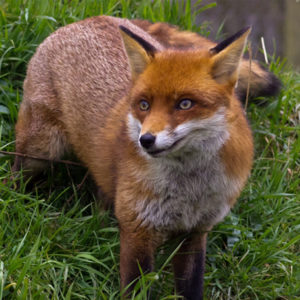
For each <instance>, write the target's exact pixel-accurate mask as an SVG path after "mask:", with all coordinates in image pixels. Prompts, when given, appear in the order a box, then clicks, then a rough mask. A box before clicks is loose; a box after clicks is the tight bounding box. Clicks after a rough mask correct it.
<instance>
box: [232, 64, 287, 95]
mask: <svg viewBox="0 0 300 300" xmlns="http://www.w3.org/2000/svg"><path fill="white" fill-rule="evenodd" d="M249 71H250V63H249V60H248V59H243V61H242V64H241V67H240V75H239V81H238V86H237V89H236V92H237V95H238V97H239V99H240V100H242V101H244V100H245V99H246V97H247V91H248V87H249V98H256V97H261V96H275V95H277V94H278V93H279V91H280V88H281V82H280V80H279V79H278V78H277V77H276V76H275V75H274V74H273V73H271V72H269V71H268V70H266V69H265V68H263V67H262V66H261V65H260V64H259V63H258V62H257V61H252V62H251V72H249Z"/></svg>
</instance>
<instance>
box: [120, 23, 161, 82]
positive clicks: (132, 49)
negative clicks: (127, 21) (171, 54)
mask: <svg viewBox="0 0 300 300" xmlns="http://www.w3.org/2000/svg"><path fill="white" fill-rule="evenodd" d="M120 32H121V35H122V38H123V41H124V45H125V49H126V53H127V55H128V58H129V62H130V66H131V72H132V77H133V79H135V78H136V77H137V76H138V75H139V74H141V73H142V72H143V71H144V70H145V68H146V67H147V65H148V64H149V63H150V61H151V60H152V59H153V57H154V55H155V52H157V50H156V48H155V47H154V46H153V45H152V44H150V43H149V42H147V41H145V40H144V39H142V38H141V37H140V36H138V35H136V34H135V33H133V32H132V31H130V30H129V29H128V28H126V27H124V26H120Z"/></svg>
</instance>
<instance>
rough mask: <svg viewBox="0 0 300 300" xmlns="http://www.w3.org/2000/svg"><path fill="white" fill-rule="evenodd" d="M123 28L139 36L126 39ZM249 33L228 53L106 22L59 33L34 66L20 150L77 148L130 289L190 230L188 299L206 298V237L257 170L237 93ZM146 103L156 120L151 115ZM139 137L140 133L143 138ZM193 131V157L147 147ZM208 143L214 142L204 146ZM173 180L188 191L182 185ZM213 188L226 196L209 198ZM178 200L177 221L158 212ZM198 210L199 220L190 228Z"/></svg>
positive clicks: (141, 26) (158, 27) (156, 29)
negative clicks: (105, 203)
mask: <svg viewBox="0 0 300 300" xmlns="http://www.w3.org/2000/svg"><path fill="white" fill-rule="evenodd" d="M120 25H122V26H124V27H125V28H127V29H128V30H129V34H128V33H122V35H123V39H122V37H121V34H120V31H119V26H120ZM136 25H138V26H136ZM248 33H249V30H248V31H244V32H243V33H241V34H239V35H238V36H236V37H235V39H234V40H233V41H231V42H230V44H229V45H227V46H226V47H224V49H223V48H222V49H218V48H213V47H215V44H214V43H212V42H210V41H208V40H207V39H204V38H202V37H200V36H198V35H195V34H193V33H188V32H180V31H178V30H177V29H176V28H173V27H170V26H169V25H167V24H154V25H150V24H149V23H148V22H146V21H145V22H143V21H138V20H135V21H131V22H130V21H128V20H126V19H117V18H112V17H106V16H102V17H95V18H91V19H87V20H84V21H81V22H78V23H74V24H71V25H68V26H66V27H63V28H61V29H59V30H57V31H56V32H55V33H53V34H52V35H51V36H50V37H49V38H47V39H46V40H45V41H44V42H43V43H42V44H41V45H40V46H39V48H38V49H37V51H36V53H35V55H34V56H33V58H32V59H31V61H30V63H29V66H28V70H27V76H26V80H25V83H24V99H23V102H22V104H21V108H20V113H19V118H18V123H17V125H16V137H17V138H16V148H17V151H19V152H23V153H26V154H29V155H30V154H32V155H38V156H42V157H45V158H49V159H57V158H59V157H60V156H61V155H62V154H63V153H64V152H66V151H68V149H69V148H71V149H72V150H73V151H74V152H75V153H76V155H77V156H78V158H79V159H80V160H81V161H83V162H84V163H85V165H86V166H87V167H88V169H89V170H90V172H91V174H92V176H93V178H94V180H95V182H96V183H97V185H98V186H100V187H101V190H102V192H103V194H104V195H105V196H106V197H107V198H108V199H109V201H111V202H113V205H114V208H115V214H116V217H117V219H118V222H119V226H120V235H121V263H120V272H121V284H122V288H125V287H126V285H127V284H128V283H130V281H131V280H133V279H135V278H136V277H138V276H139V269H138V267H137V261H138V262H139V263H140V265H141V267H142V268H143V270H144V271H151V270H152V266H153V260H154V258H153V256H154V253H155V249H156V247H157V246H158V245H160V244H161V243H162V242H163V241H164V240H165V239H166V238H169V237H170V236H174V235H176V234H178V233H179V232H182V231H184V232H186V233H188V234H191V236H190V237H189V239H188V242H186V243H184V245H183V246H182V251H183V252H187V253H188V252H189V251H192V252H193V254H192V255H191V256H190V255H187V254H186V253H184V255H183V256H180V255H178V256H176V258H175V259H174V270H175V276H176V278H177V279H176V281H177V288H178V292H179V293H181V294H182V295H183V296H184V297H185V298H186V299H192V298H191V296H190V295H191V290H194V289H195V293H196V294H195V295H197V296H196V298H193V299H201V298H202V296H203V292H202V288H200V287H202V286H203V267H204V257H205V241H206V234H205V233H203V232H204V231H207V230H210V229H211V228H212V227H213V225H214V224H216V223H217V222H219V221H220V220H221V219H222V218H223V217H224V216H225V215H226V213H228V210H229V207H230V206H232V205H233V204H234V202H235V201H236V198H237V197H238V195H239V193H240V191H241V189H242V188H243V186H244V184H245V182H246V180H247V177H248V176H249V172H250V169H251V165H252V158H253V145H252V136H251V131H250V129H249V126H248V124H247V121H246V118H245V116H244V111H243V110H242V108H241V106H240V103H239V100H238V99H237V98H236V96H235V92H234V86H235V83H236V80H237V79H238V70H239V67H240V64H241V65H242V68H243V64H244V62H241V63H240V60H241V55H242V51H243V46H244V44H245V40H246V37H247V35H248ZM168 34H170V36H168ZM200 41H201V43H203V45H202V46H201V47H198V46H199V45H198V43H200ZM167 44H168V45H167ZM169 45H170V47H168V46H169ZM194 45H195V47H193V46H194ZM191 47H192V48H191ZM165 48H167V49H165ZM178 48H181V49H178ZM185 48H188V49H185ZM211 48H213V49H211ZM210 49H211V50H210ZM130 78H132V79H133V80H132V81H131V79H130ZM184 99H188V100H190V99H192V104H193V106H192V107H190V108H188V109H186V110H185V109H181V108H178V105H179V103H181V101H182V100H184ZM141 100H145V101H147V103H149V105H150V107H151V109H150V110H148V111H147V110H141V109H140V106H139V105H140V101H141ZM130 122H133V123H132V124H131V123H130ZM135 126H141V128H140V129H138V131H136V127H135ZM193 126H195V128H194V127H193ZM197 126H202V127H199V128H200V129H199V128H198V127H197ZM223 127H224V128H223ZM176 130H177V131H176ZM186 130H191V132H189V134H192V135H193V134H195V132H196V135H195V140H196V141H194V139H191V140H190V141H189V143H190V144H191V145H189V144H187V145H188V146H185V145H186V144H185V143H187V142H181V140H180V141H179V140H178V141H176V143H174V145H171V146H172V147H173V146H174V149H175V150H172V149H171V147H170V149H171V150H170V151H169V152H168V150H169V149H167V152H166V153H167V154H162V155H161V154H158V157H157V158H156V156H155V155H156V154H154V155H153V157H152V156H151V153H150V152H149V153H147V151H146V150H145V149H143V147H141V146H140V145H139V138H140V136H143V135H145V134H148V135H149V134H150V136H157V139H158V136H159V135H160V134H161V136H162V138H161V143H162V144H163V143H168V142H169V139H173V138H174V136H176V134H185V133H184V132H185V131H186ZM201 130H202V131H201ZM203 130H204V131H203ZM205 130H208V132H209V133H205ZM210 130H212V131H211V132H210ZM202 132H203V133H202ZM162 134H165V135H162ZM205 134H207V136H205ZM135 135H137V136H138V137H137V138H136V139H135ZM202 135H203V142H202V140H201V139H200V140H197V138H202ZM214 135H215V136H214ZM186 137H188V134H187V135H184V136H183V138H182V140H183V141H184V139H185V138H186ZM204 137H205V138H204ZM177 142H178V144H177ZM195 142H197V143H198V144H193V143H195ZM157 143H158V142H157ZM180 143H181V144H180ZM202 144H203V145H202ZM180 145H181V146H180ZM195 145H196V146H197V147H198V146H199V149H198V148H197V147H196V146H195ZM214 145H215V147H216V149H214ZM168 147H169V146H168ZM176 147H177V148H176ZM180 147H182V148H180ZM185 147H187V148H185ZM189 147H191V148H189ZM201 147H202V148H201ZM182 149H183V150H182ZM201 149H202V150H201ZM158 150H163V151H164V149H158ZM198 152H199V155H198ZM210 152H212V153H210ZM210 155H211V156H210ZM189 157H191V158H189ZM211 157H213V159H212V158H211ZM206 160H207V161H206ZM198 164H199V166H198ZM21 166H23V167H24V168H26V169H30V170H31V172H32V173H31V174H34V173H36V172H38V171H40V169H42V168H44V167H45V165H44V164H42V163H41V162H37V161H34V160H29V159H26V158H22V159H21V160H18V161H16V162H15V166H14V170H18V169H20V167H21ZM174 166H175V167H174ZM210 168H212V169H210ZM170 170H171V171H170ZM176 172H178V173H176ZM164 174H167V175H164ZM173 174H177V175H176V176H177V177H176V176H175V177H174V178H175V179H174V180H178V182H175V184H174V185H173V183H174V182H173V179H172V178H171V177H172V176H173ZM189 176H190V178H191V180H190V181H189V180H187V178H189ZM201 176H202V177H201ZM210 176H211V179H210ZM169 177H170V178H171V179H170V178H169ZM178 178H179V179H178ZM197 180H198V181H199V185H198V183H197V182H198V181H197ZM205 180H208V183H206V182H205ZM209 180H211V181H209ZM189 184H191V187H190V188H189ZM209 184H211V187H210V188H211V189H212V190H213V189H216V192H211V190H210V189H207V186H209ZM222 184H224V188H222ZM219 186H221V187H219ZM227 187H229V188H227ZM201 189H203V193H202V190H201ZM185 192H187V193H190V194H189V196H187V198H189V197H190V198H192V197H194V196H195V195H194V194H193V193H194V192H195V193H196V196H197V197H199V199H201V201H202V202H199V203H200V204H199V203H198V202H197V201H196V200H191V199H186V202H183V203H184V204H182V201H183V199H182V196H180V195H179V194H180V193H182V194H184V193H185ZM216 194H217V196H216ZM203 195H207V197H210V198H209V199H202V198H203V197H204V196H203ZM172 197H173V198H174V211H172V209H173V208H172V205H171V207H170V209H169V208H167V209H164V208H163V207H160V206H158V207H157V203H159V201H162V202H161V203H162V206H163V205H165V203H168V201H170V198H172ZM180 197H181V198H180ZM201 197H202V198H201ZM199 201H200V200H199ZM175 204H176V205H177V206H176V205H175ZM175 206H176V207H177V208H175ZM178 207H179V208H180V210H179V211H178V210H177V211H176V210H175V209H178ZM181 210H182V211H181ZM202 210H203V211H202ZM189 211H191V213H192V214H194V215H192V216H190V218H187V217H186V216H182V217H181V213H182V214H188V212H189ZM198 212H199V215H198ZM161 213H164V214H165V215H166V218H164V217H162V218H161V217H159V216H160V214H161ZM143 215H145V218H143V217H141V216H143ZM199 216H200V217H199ZM153 218H154V220H155V221H153V220H152V219H153ZM177 218H178V221H177ZM168 222H169V223H168ZM164 224H169V225H164ZM170 224H171V225H170ZM198 252H199V253H198ZM179 254H180V253H179ZM181 258H183V260H181ZM181 265H183V266H182V267H181ZM178 266H180V267H178ZM182 276H185V277H186V279H185V280H183V281H182V280H180V278H181V277H182ZM198 276H200V277H199V280H200V281H199V282H198V279H197V278H198ZM196 283H199V284H196Z"/></svg>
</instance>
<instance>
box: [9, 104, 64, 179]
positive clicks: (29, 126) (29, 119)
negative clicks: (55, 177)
mask: <svg viewBox="0 0 300 300" xmlns="http://www.w3.org/2000/svg"><path fill="white" fill-rule="evenodd" d="M66 144H67V143H66V137H65V134H64V133H63V130H62V126H61V125H60V124H59V122H58V121H57V119H56V118H55V117H54V116H53V114H51V112H46V111H43V110H42V109H36V110H34V109H32V108H31V107H30V106H29V105H28V104H27V105H26V104H22V105H21V108H20V112H19V115H18V122H17V124H16V152H17V153H20V155H24V156H16V158H15V162H14V165H13V167H12V171H13V172H18V171H20V170H21V169H23V170H24V171H25V173H24V175H25V177H26V178H29V177H34V176H36V175H38V174H39V173H40V172H41V171H43V170H44V169H45V168H46V167H47V166H48V165H49V161H51V160H55V159H59V158H60V157H61V156H62V155H63V153H64V152H65V148H66ZM26 156H28V157H26ZM30 156H32V157H36V158H41V159H35V158H31V157H30ZM47 160H49V161H47Z"/></svg>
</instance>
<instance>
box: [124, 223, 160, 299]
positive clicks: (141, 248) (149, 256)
mask: <svg viewBox="0 0 300 300" xmlns="http://www.w3.org/2000/svg"><path fill="white" fill-rule="evenodd" d="M120 242H121V250H120V275H121V289H122V290H123V291H124V289H125V288H126V287H127V286H128V285H129V284H130V283H132V281H134V280H135V279H137V278H139V277H140V275H141V272H140V268H141V270H142V271H143V273H148V272H151V271H152V270H153V265H154V252H155V249H156V243H155V242H154V236H153V235H152V233H150V232H148V231H147V230H145V229H139V230H137V231H131V232H130V231H128V230H126V229H122V227H121V228H120ZM133 287H134V284H133V285H131V286H130V287H129V288H127V290H126V291H125V298H126V297H127V296H129V295H130V292H131V291H132V290H133Z"/></svg>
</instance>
